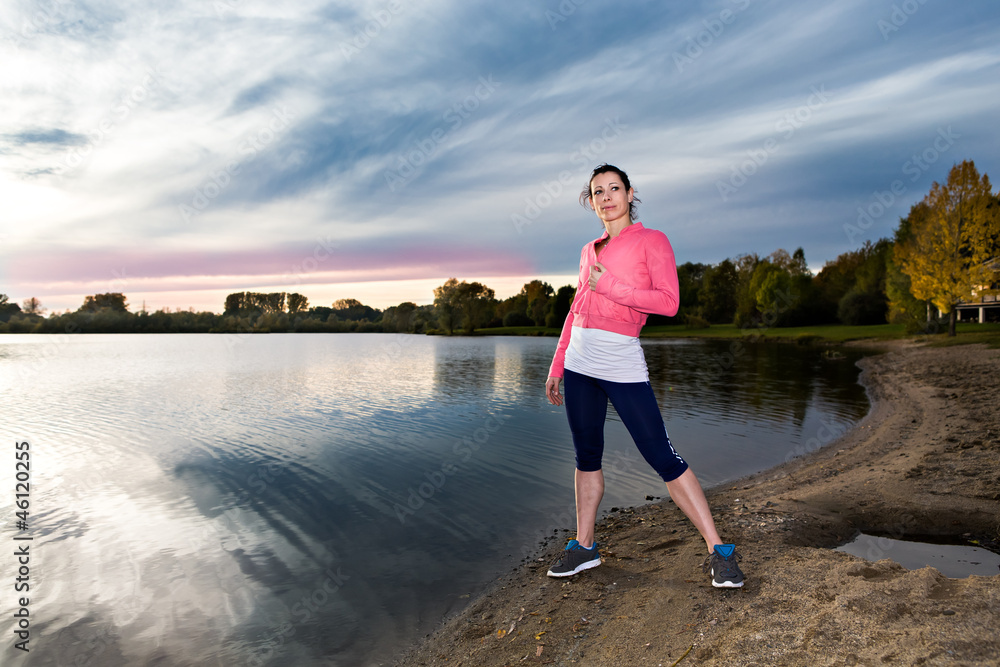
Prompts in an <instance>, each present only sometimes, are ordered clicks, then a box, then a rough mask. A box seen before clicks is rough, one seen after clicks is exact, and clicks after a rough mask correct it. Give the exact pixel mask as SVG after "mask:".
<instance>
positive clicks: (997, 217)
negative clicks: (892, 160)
mask: <svg viewBox="0 0 1000 667" xmlns="http://www.w3.org/2000/svg"><path fill="white" fill-rule="evenodd" d="M923 203H924V204H926V206H927V208H926V209H925V211H924V212H925V215H921V216H917V217H916V219H914V220H910V221H909V222H910V230H909V231H910V234H909V237H908V238H907V239H906V240H904V241H902V242H901V243H899V244H898V245H897V247H896V248H895V258H896V261H897V262H898V263H899V267H900V269H901V270H902V271H903V273H905V274H906V275H908V276H909V277H910V290H911V292H912V293H913V296H915V297H916V298H918V299H923V300H925V301H930V302H931V303H933V304H934V305H935V306H937V308H938V309H939V310H940V311H941V312H942V313H945V314H949V315H950V318H949V325H948V335H949V336H954V335H955V321H956V318H957V311H956V310H955V306H957V305H958V304H959V303H961V302H963V301H970V300H972V299H973V298H975V297H977V296H978V295H979V293H980V292H981V291H982V290H983V289H984V288H986V287H988V286H989V285H990V283H991V282H993V273H994V271H995V269H993V268H991V264H992V262H991V261H990V260H992V259H994V258H995V257H996V256H997V255H998V254H1000V252H998V247H997V245H998V236H1000V206H998V202H997V197H996V196H995V195H994V194H993V190H992V186H991V185H990V179H989V176H987V175H986V174H983V175H982V177H980V176H979V172H978V171H977V170H976V165H975V163H973V162H972V161H971V160H966V161H964V162H962V164H957V165H955V166H954V167H952V168H951V171H950V172H949V173H948V181H947V182H946V183H945V184H944V185H941V184H939V183H937V182H935V183H934V184H933V185H932V186H931V191H930V192H929V193H928V194H927V196H926V197H924V201H923Z"/></svg>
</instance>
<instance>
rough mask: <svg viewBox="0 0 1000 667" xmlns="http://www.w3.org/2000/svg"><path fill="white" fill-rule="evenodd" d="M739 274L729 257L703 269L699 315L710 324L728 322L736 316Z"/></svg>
mask: <svg viewBox="0 0 1000 667" xmlns="http://www.w3.org/2000/svg"><path fill="white" fill-rule="evenodd" d="M738 285H739V275H738V273H737V271H736V265H735V264H733V261H732V260H731V259H728V258H727V259H724V260H722V261H721V262H719V263H718V264H716V265H715V266H710V267H709V268H708V269H706V270H705V277H704V278H703V279H702V285H701V294H700V301H701V311H700V312H701V316H702V317H703V318H705V319H706V320H708V321H709V322H711V323H712V324H728V323H729V322H732V321H733V318H734V317H735V316H736V289H737V286H738Z"/></svg>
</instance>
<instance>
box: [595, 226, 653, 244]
mask: <svg viewBox="0 0 1000 667" xmlns="http://www.w3.org/2000/svg"><path fill="white" fill-rule="evenodd" d="M640 229H645V227H643V226H642V223H641V222H633V223H632V224H631V225H629V226H628V227H626V228H625V229H623V230H621V231H620V232H618V235H619V236H621V235H623V234H631V233H632V232H633V230H635V231H638V230H640ZM606 238H608V230H606V229H605V230H604V233H603V234H601V235H600V236H599V237H598V238H596V239H594V241H593V242H594V243H599V242H601V241H603V240H604V239H606Z"/></svg>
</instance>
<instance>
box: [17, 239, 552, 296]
mask: <svg viewBox="0 0 1000 667" xmlns="http://www.w3.org/2000/svg"><path fill="white" fill-rule="evenodd" d="M7 269H8V271H7V279H8V280H9V281H10V282H13V283H31V284H37V285H44V284H54V283H66V282H73V283H91V282H109V281H115V280H118V281H120V282H128V281H132V280H143V281H144V282H147V283H153V284H157V283H160V284H162V288H166V289H169V288H170V287H168V285H178V284H180V283H183V285H184V287H185V288H186V289H199V288H210V287H220V286H223V285H225V286H228V287H238V286H239V285H240V284H242V283H246V282H247V281H248V280H252V279H254V278H260V279H265V280H266V281H268V282H272V281H275V280H277V281H279V282H295V283H320V282H323V283H329V282H363V281H373V280H403V279H417V278H432V277H439V276H455V277H459V278H461V277H462V276H463V275H497V276H504V275H529V274H531V273H532V272H533V271H534V269H535V267H534V266H533V265H532V263H531V262H530V261H528V259H527V258H525V257H524V256H515V255H512V254H511V253H509V252H505V251H500V250H494V249H491V248H483V247H478V246H477V247H448V246H439V245H433V246H428V245H423V246H401V247H373V246H369V245H367V244H366V245H364V246H361V247H357V248H350V247H347V246H346V244H345V245H342V246H340V247H331V246H329V245H326V244H324V243H320V242H317V243H315V244H313V245H312V246H300V247H289V246H284V247H277V248H259V249H248V250H234V251H228V252H223V251H197V250H161V251H158V250H156V249H153V248H135V249H124V248H121V249H107V250H98V251H94V250H70V249H62V250H56V251H50V252H47V253H45V256H44V257H25V258H19V259H16V260H14V261H12V262H11V263H10V264H9V265H8V267H7ZM199 279H201V280H199Z"/></svg>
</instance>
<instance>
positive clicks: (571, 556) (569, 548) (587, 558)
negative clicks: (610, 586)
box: [548, 540, 601, 577]
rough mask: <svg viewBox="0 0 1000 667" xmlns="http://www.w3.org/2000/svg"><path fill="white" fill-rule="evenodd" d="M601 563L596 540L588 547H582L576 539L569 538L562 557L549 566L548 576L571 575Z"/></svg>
mask: <svg viewBox="0 0 1000 667" xmlns="http://www.w3.org/2000/svg"><path fill="white" fill-rule="evenodd" d="M600 564H601V554H600V552H598V551H597V542H594V544H593V545H592V546H591V547H590V548H589V549H584V548H583V547H582V546H580V543H579V542H577V541H576V540H570V541H569V544H567V545H566V549H565V550H564V551H563V553H562V557H561V558H560V559H559V560H558V561H557V562H556V564H555V565H553V566H552V567H550V568H549V571H548V575H549V576H550V577H572V576H573V575H574V574H577V573H578V572H583V571H584V570H589V569H590V568H592V567H597V566H598V565H600Z"/></svg>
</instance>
